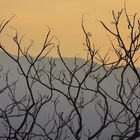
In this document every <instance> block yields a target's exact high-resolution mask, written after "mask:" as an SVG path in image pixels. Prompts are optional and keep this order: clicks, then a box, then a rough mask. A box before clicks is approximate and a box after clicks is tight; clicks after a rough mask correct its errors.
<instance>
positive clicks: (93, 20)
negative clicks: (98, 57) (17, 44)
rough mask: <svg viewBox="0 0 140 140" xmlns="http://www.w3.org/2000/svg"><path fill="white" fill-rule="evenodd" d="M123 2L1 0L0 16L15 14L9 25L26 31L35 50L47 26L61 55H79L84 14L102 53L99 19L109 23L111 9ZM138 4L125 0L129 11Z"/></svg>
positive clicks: (103, 42)
mask: <svg viewBox="0 0 140 140" xmlns="http://www.w3.org/2000/svg"><path fill="white" fill-rule="evenodd" d="M123 4H124V0H0V13H1V17H0V20H2V19H4V18H5V19H8V18H9V17H11V15H13V14H16V17H15V19H14V20H13V21H12V22H11V24H10V25H12V26H14V27H16V28H17V30H18V31H19V34H26V37H25V41H27V40H28V41H29V40H32V39H33V40H34V41H35V45H34V48H35V49H33V53H34V54H35V53H36V52H37V50H38V48H40V47H41V44H42V43H43V39H44V37H45V33H46V32H47V27H48V26H49V27H50V28H51V30H52V35H53V34H55V35H56V36H57V37H58V38H59V40H60V43H61V44H60V48H61V50H62V52H63V55H64V56H68V57H71V56H75V55H77V56H79V57H80V56H83V52H84V51H83V50H84V47H83V45H82V44H83V42H84V36H83V33H82V29H81V18H82V15H85V16H84V20H85V27H86V30H87V31H90V32H91V33H92V39H93V41H94V43H95V45H96V46H97V48H100V49H101V53H102V54H105V52H106V51H107V50H108V49H109V47H110V45H109V43H108V42H109V41H108V33H107V32H105V30H104V29H103V27H102V26H101V24H100V23H99V20H102V21H104V22H105V23H107V24H108V25H110V23H111V17H112V15H111V12H112V10H115V11H117V10H120V9H121V8H123ZM139 7H140V1H139V0H127V9H128V12H129V13H131V14H133V13H135V12H137V13H140V8H139ZM138 15H139V14H138ZM10 31H11V32H10ZM5 34H6V35H7V34H8V35H13V34H14V32H13V31H12V29H10V28H9V30H8V31H7V32H5ZM8 35H7V39H10V38H8ZM5 40H6V39H5ZM4 43H5V44H6V43H7V41H5V42H4ZM9 49H11V51H12V52H13V53H14V48H12V47H11V46H10V47H9ZM53 55H54V54H53Z"/></svg>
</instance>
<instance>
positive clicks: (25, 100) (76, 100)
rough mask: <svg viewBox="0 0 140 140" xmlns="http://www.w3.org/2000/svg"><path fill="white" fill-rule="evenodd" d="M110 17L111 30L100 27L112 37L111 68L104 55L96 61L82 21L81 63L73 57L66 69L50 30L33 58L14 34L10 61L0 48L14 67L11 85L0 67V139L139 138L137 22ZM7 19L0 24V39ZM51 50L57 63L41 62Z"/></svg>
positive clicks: (139, 31) (139, 23) (8, 74)
mask: <svg viewBox="0 0 140 140" xmlns="http://www.w3.org/2000/svg"><path fill="white" fill-rule="evenodd" d="M112 15H113V21H112V26H113V27H114V29H110V28H109V27H108V26H106V25H105V23H104V22H102V21H100V22H101V24H102V25H103V27H104V29H105V30H106V31H107V32H109V33H110V34H111V35H112V36H113V40H111V41H110V42H111V45H112V48H113V51H114V52H115V54H116V56H117V59H116V61H114V62H109V60H108V54H107V55H106V56H105V57H102V56H101V55H100V53H99V51H98V50H97V49H96V48H95V46H94V45H93V43H92V42H91V34H90V35H89V33H90V32H87V31H86V29H85V27H84V22H83V20H82V30H83V33H84V35H85V43H84V46H85V47H86V50H87V58H86V60H83V61H82V60H80V62H79V58H76V57H75V58H74V59H73V60H74V61H73V63H72V64H71V62H72V61H70V64H69V63H68V61H67V60H66V59H65V58H64V57H63V56H62V54H61V51H60V46H59V41H58V44H57V43H54V42H55V41H54V40H55V37H54V36H52V35H51V31H50V29H48V32H47V34H46V38H45V40H44V44H43V46H42V49H41V50H40V52H39V53H38V55H37V56H36V57H32V56H31V55H30V53H29V50H30V49H31V48H32V42H31V43H30V44H29V46H28V47H27V48H23V47H22V45H21V44H22V41H23V37H21V38H19V34H18V32H17V31H16V34H15V36H14V37H12V40H13V42H14V44H15V46H16V47H17V55H16V56H13V55H12V54H11V53H10V52H9V51H8V50H6V49H5V48H4V45H3V44H2V43H0V49H1V50H2V52H4V54H5V55H6V56H8V57H9V58H10V61H11V62H12V64H13V62H14V65H15V66H16V67H17V69H16V70H14V74H15V73H16V75H17V78H16V79H15V80H11V71H12V70H11V68H9V69H8V70H7V71H6V72H5V69H4V68H3V65H1V71H0V72H1V76H2V77H3V80H2V81H1V85H2V86H1V90H0V96H1V99H2V97H3V96H4V97H5V98H6V102H5V103H4V105H1V106H0V123H1V129H3V131H2V132H1V133H0V138H1V139H14V140H20V139H21V140H34V139H43V140H44V139H46V140H63V139H64V140H65V139H72V140H73V139H76V140H86V139H87V140H91V139H97V140H98V139H103V138H105V139H108V138H109V139H111V140H115V139H119V140H125V139H127V140H135V139H136V138H139V137H140V132H139V120H140V94H139V90H140V86H139V85H140V75H139V69H138V68H137V67H136V62H137V61H138V60H139V59H138V57H137V53H138V50H139V46H140V43H139V37H140V21H139V19H137V17H136V14H135V15H134V16H129V14H128V13H127V10H126V8H125V7H124V9H122V10H121V11H119V12H117V13H115V12H114V11H113V12H112ZM122 17H123V18H124V17H125V18H126V28H127V33H128V38H127V42H126V37H125V38H124V36H123V34H122V33H121V28H120V22H121V18H122ZM12 18H13V17H12ZM12 18H10V19H9V20H7V21H6V22H4V21H2V22H1V24H0V35H1V36H2V33H3V31H4V29H5V28H6V27H7V25H8V24H9V22H10V21H11V20H12ZM54 47H57V52H58V55H59V59H54V58H50V57H49V58H46V57H47V56H48V54H49V53H50V51H51V50H52V49H53V48H54ZM97 61H98V62H100V64H98V63H97ZM60 65H61V68H58V67H59V66H60ZM21 81H22V82H21ZM19 83H20V84H19ZM21 87H23V89H24V91H22V90H21V89H22V88H21ZM21 93H22V94H21ZM107 131H109V134H108V135H107V134H106V132H107Z"/></svg>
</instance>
